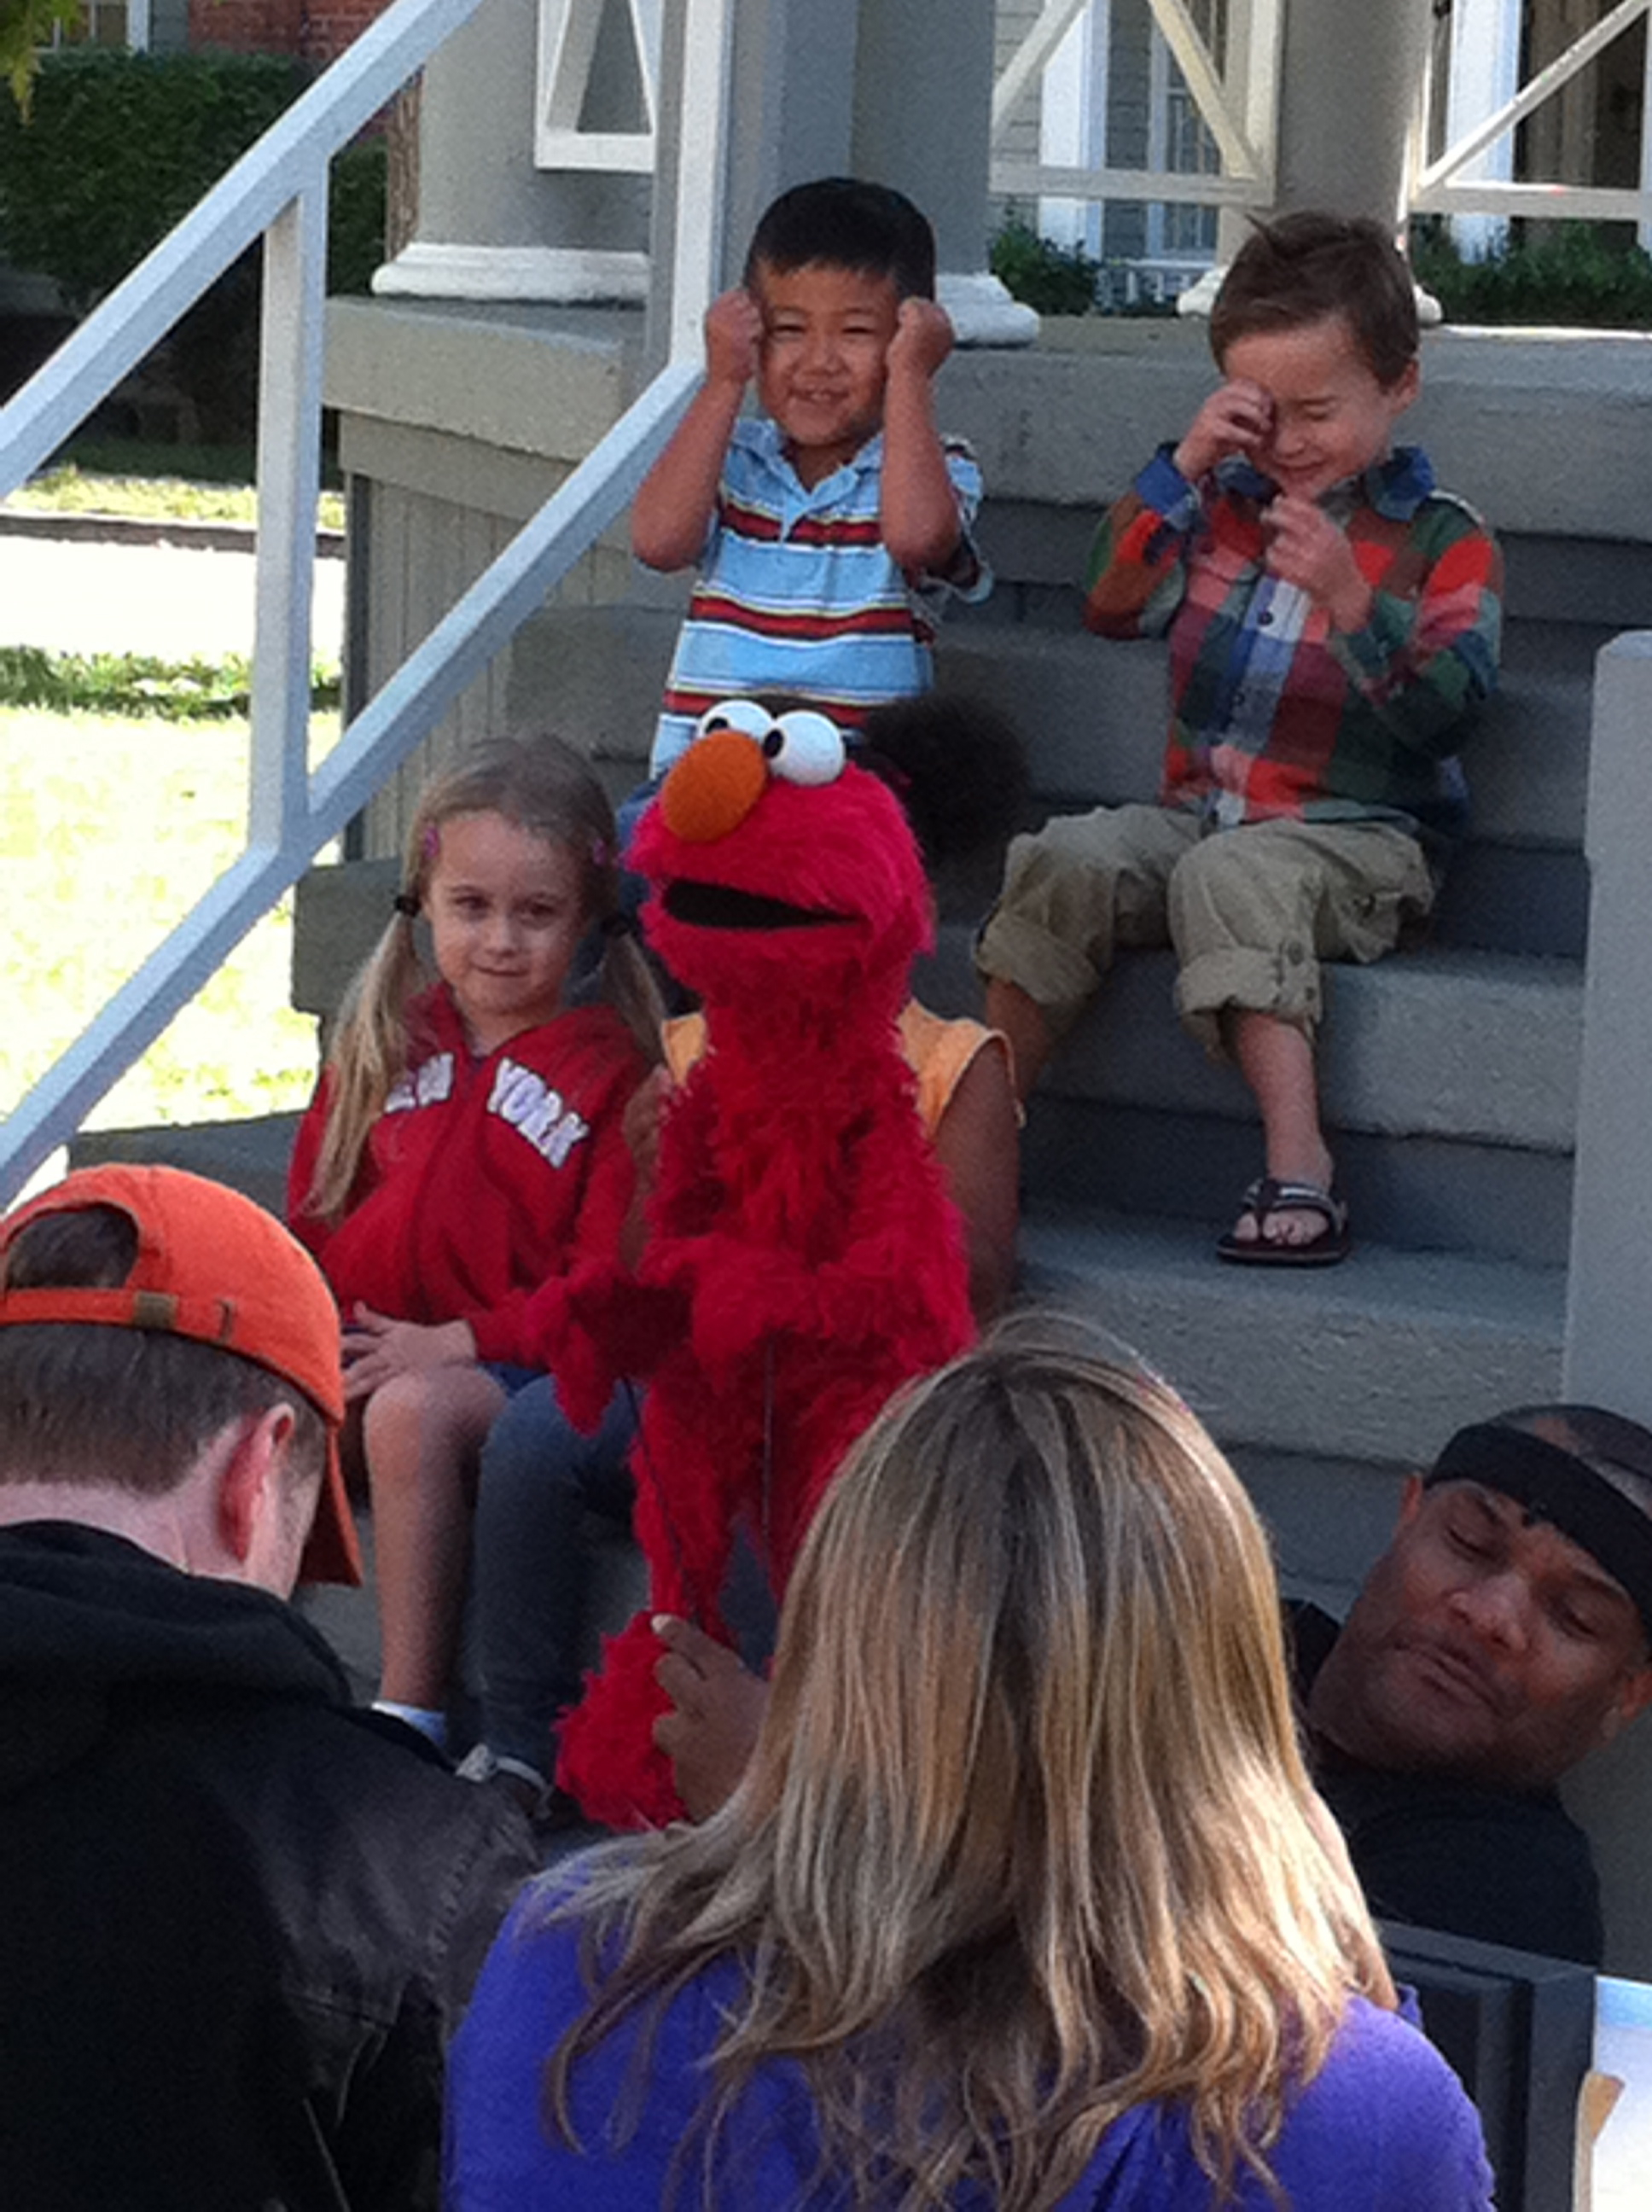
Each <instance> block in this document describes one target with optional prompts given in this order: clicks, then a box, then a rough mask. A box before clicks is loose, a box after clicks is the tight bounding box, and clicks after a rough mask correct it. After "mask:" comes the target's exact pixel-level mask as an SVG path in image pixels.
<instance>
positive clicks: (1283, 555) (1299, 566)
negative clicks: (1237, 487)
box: [1262, 492, 1371, 630]
mask: <svg viewBox="0 0 1652 2212" xmlns="http://www.w3.org/2000/svg"><path fill="white" fill-rule="evenodd" d="M1262 528H1263V530H1264V531H1265V532H1266V537H1267V565H1268V567H1269V568H1270V569H1272V572H1273V574H1275V575H1276V576H1280V577H1283V578H1284V580H1285V582H1286V583H1287V584H1294V585H1296V586H1297V590H1298V591H1303V592H1307V594H1308V596H1309V599H1312V600H1313V601H1314V602H1315V605H1319V606H1321V607H1323V608H1324V609H1325V611H1326V612H1327V614H1328V615H1329V616H1330V617H1331V622H1332V626H1333V628H1334V629H1340V630H1352V629H1364V626H1365V624H1366V623H1367V622H1369V621H1370V613H1371V587H1370V585H1369V584H1368V583H1367V582H1366V581H1365V579H1364V576H1362V575H1361V574H1360V572H1359V563H1358V562H1357V560H1356V559H1355V558H1354V549H1353V547H1352V546H1351V544H1349V543H1348V539H1347V537H1346V535H1345V532H1342V531H1341V530H1339V528H1338V527H1337V526H1336V524H1335V523H1334V522H1333V521H1332V520H1331V518H1330V516H1329V515H1328V514H1327V513H1325V511H1324V509H1323V508H1322V507H1319V506H1317V505H1316V504H1315V501H1312V500H1311V499H1297V498H1295V497H1293V496H1292V495H1291V494H1290V493H1289V492H1281V493H1280V495H1279V496H1278V499H1276V500H1275V501H1273V502H1272V505H1271V506H1270V507H1268V509H1267V511H1266V513H1265V514H1264V516H1263V518H1262Z"/></svg>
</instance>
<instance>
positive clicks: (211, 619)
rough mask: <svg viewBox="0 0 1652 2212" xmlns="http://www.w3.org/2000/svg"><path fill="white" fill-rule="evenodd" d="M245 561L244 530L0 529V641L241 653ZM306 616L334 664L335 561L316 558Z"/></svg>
mask: <svg viewBox="0 0 1652 2212" xmlns="http://www.w3.org/2000/svg"><path fill="white" fill-rule="evenodd" d="M81 520H83V518H81V517H78V516H66V517H64V521H65V523H71V522H72V523H77V522H80V521H81ZM255 565H256V564H255V562H254V561H253V558H252V533H251V532H246V533H245V550H234V551H230V550H224V549H223V548H222V546H218V547H215V548H212V549H210V550H208V549H199V550H197V549H196V548H194V547H189V548H185V547H181V546H178V545H172V544H111V543H108V542H106V541H104V540H98V541H94V542H88V541H86V540H85V539H84V538H79V537H75V538H71V537H69V536H67V535H64V536H63V537H57V536H46V535H42V534H41V533H40V532H39V530H38V529H31V530H29V531H28V532H27V533H26V534H25V533H21V532H20V533H15V534H14V533H12V532H0V645H33V646H39V647H41V648H42V649H43V650H44V651H46V652H47V653H148V654H150V655H152V656H153V657H154V658H155V659H159V660H188V659H196V658H200V659H211V660H216V659H221V658H222V656H223V655H224V654H225V653H251V652H252V622H253V575H254V569H255ZM311 620H312V623H313V635H312V657H313V659H319V660H325V661H329V662H331V663H334V664H337V660H338V659H339V656H340V648H341V645H342V641H343V629H344V563H343V562H342V561H336V560H322V561H318V562H316V566H315V592H314V598H313V602H312V614H311Z"/></svg>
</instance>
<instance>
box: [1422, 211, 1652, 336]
mask: <svg viewBox="0 0 1652 2212" xmlns="http://www.w3.org/2000/svg"><path fill="white" fill-rule="evenodd" d="M1411 260H1412V270H1413V271H1414V272H1415V275H1416V277H1417V281H1418V283H1419V284H1422V285H1423V286H1424V287H1425V288H1426V289H1427V290H1429V291H1430V292H1432V293H1433V295H1434V296H1435V298H1436V300H1438V301H1439V302H1440V306H1441V307H1442V310H1443V311H1444V314H1445V319H1446V320H1447V321H1448V322H1449V323H1533V324H1543V325H1554V324H1559V325H1572V326H1573V327H1574V328H1576V329H1580V330H1620V331H1625V330H1627V331H1638V330H1649V329H1652V258H1648V256H1647V255H1646V254H1645V253H1643V252H1642V250H1641V248H1640V247H1639V246H1637V245H1635V244H1634V243H1633V242H1632V241H1621V242H1620V240H1618V239H1615V238H1613V237H1612V236H1611V235H1610V234H1604V235H1603V234H1602V233H1601V232H1600V230H1599V229H1598V228H1596V227H1595V226H1594V224H1592V223H1582V222H1579V223H1568V224H1567V225H1566V226H1565V228H1564V229H1559V230H1558V231H1557V232H1556V233H1555V234H1552V235H1551V236H1547V237H1543V236H1540V237H1538V238H1537V239H1535V240H1533V241H1531V242H1530V243H1529V244H1528V243H1527V242H1525V241H1524V240H1518V239H1516V240H1514V241H1513V242H1512V243H1510V244H1509V246H1507V247H1505V248H1504V250H1503V252H1501V253H1498V254H1494V255H1492V256H1491V257H1489V258H1487V259H1485V260H1484V261H1465V260H1464V259H1463V258H1462V256H1461V254H1460V253H1459V252H1458V251H1457V249H1456V247H1455V246H1454V245H1453V244H1452V242H1451V239H1450V237H1449V234H1448V233H1447V232H1446V231H1445V229H1444V228H1443V225H1442V224H1441V223H1440V222H1438V221H1437V219H1436V220H1432V221H1426V222H1418V223H1417V224H1414V225H1413V226H1412V241H1411Z"/></svg>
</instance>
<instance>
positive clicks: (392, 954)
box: [308, 910, 424, 1221]
mask: <svg viewBox="0 0 1652 2212" xmlns="http://www.w3.org/2000/svg"><path fill="white" fill-rule="evenodd" d="M413 927H414V924H413V915H411V914H409V913H406V912H404V911H400V910H398V912H397V913H396V914H395V915H392V918H391V920H390V921H389V923H388V924H387V925H386V928H385V931H384V934H383V935H382V936H381V937H380V939H379V942H378V944H377V945H375V946H374V949H373V951H372V952H371V953H369V955H368V956H367V959H366V961H365V962H364V963H362V965H361V967H360V968H359V969H357V970H356V973H355V977H354V978H353V980H352V981H351V983H350V986H349V990H348V991H347V992H346V993H345V994H344V1000H343V1006H341V1007H340V1009H339V1013H338V1020H337V1026H336V1028H335V1030H334V1032H333V1038H332V1042H331V1047H330V1048H329V1049H328V1054H327V1066H328V1068H329V1071H330V1072H331V1077H332V1096H331V1101H330V1103H329V1107H328V1112H327V1126H326V1128H325V1132H324V1133H323V1135H322V1139H321V1148H320V1151H319V1153H318V1154H317V1157H316V1164H315V1180H314V1182H313V1184H312V1185H311V1188H310V1193H309V1200H308V1204H309V1207H310V1210H311V1211H312V1212H315V1213H318V1214H319V1215H320V1216H321V1218H323V1219H324V1220H327V1221H337V1220H338V1219H339V1218H341V1217H342V1216H343V1213H344V1212H345V1210H346V1208H347V1207H348V1206H349V1195H350V1192H351V1191H352V1190H353V1189H354V1188H355V1178H356V1176H357V1174H358V1172H359V1171H360V1169H361V1153H362V1151H363V1149H364V1147H365V1146H366V1144H367V1135H368V1132H369V1131H370V1130H371V1129H372V1127H373V1125H374V1122H375V1121H377V1120H378V1118H379V1116H380V1114H381V1113H382V1112H383V1110H384V1104H385V1101H386V1098H388V1097H389V1096H390V1093H391V1089H392V1085H394V1084H395V1082H396V1079H397V1078H398V1076H399V1075H400V1074H401V1073H403V1071H404V1068H405V1067H406V1066H407V1005H408V1001H409V1000H410V998H411V997H412V996H413V994H414V993H415V992H416V990H417V989H418V988H419V987H420V986H421V984H422V982H423V981H424V971H423V967H422V963H421V961H420V959H419V954H418V946H417V944H416V940H415V938H414V933H413Z"/></svg>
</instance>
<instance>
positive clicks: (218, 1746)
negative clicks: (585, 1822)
mask: <svg viewBox="0 0 1652 2212" xmlns="http://www.w3.org/2000/svg"><path fill="white" fill-rule="evenodd" d="M342 1420H343V1389H342V1385H341V1380H340V1371H339V1328H338V1316H337V1310H336V1309H335V1307H334V1305H333V1302H332V1297H331V1293H330V1292H329V1291H328V1289H327V1287H326V1285H325V1282H324V1281H323V1279H322V1277H321V1275H320V1273H319V1270H318V1269H317V1267H315V1264H314V1262H313V1261H312V1260H311V1259H310V1257H309V1255H307V1253H306V1252H305V1251H304V1250H303V1249H302V1248H301V1246H300V1245H298V1244H297V1243H295V1241H294V1240H293V1238H292V1237H289V1236H288V1233H287V1231H286V1230H285V1229H283V1228H282V1226H281V1225H280V1224H279V1223H278V1222H277V1221H276V1220H275V1219H274V1218H273V1217H272V1216H270V1215H269V1214H267V1213H265V1212H263V1211H262V1210H261V1209H260V1208H259V1207H258V1206H254V1205H253V1204H252V1202H251V1201H250V1200H246V1199H245V1198H242V1197H241V1196H240V1194H238V1193H236V1192H234V1191H232V1190H229V1189H228V1188H224V1187H223V1186H222V1185H220V1184H216V1183H212V1182H204V1181H203V1180H202V1179H201V1178H200V1177H198V1176H189V1175H185V1174H182V1173H180V1172H179V1171H178V1170H173V1169H169V1168H161V1167H125V1166H110V1167H103V1168H96V1169H92V1170H87V1171H84V1172H82V1173H80V1174H76V1175H71V1176H69V1177H68V1179H67V1180H66V1181H65V1182H63V1183H61V1184H59V1185H58V1187H57V1188H54V1189H52V1190H49V1191H47V1192H46V1193H45V1194H43V1195H42V1196H39V1197H38V1198H36V1199H34V1200H32V1201H30V1202H29V1203H27V1204H26V1205H24V1206H20V1207H19V1208H17V1209H16V1211H15V1212H13V1213H12V1214H11V1215H9V1217H8V1218H6V1219H5V1220H4V1221H3V1222H0V2079H3V2080H4V2081H5V2083H6V2093H5V2109H6V2120H5V2124H4V2126H3V2127H0V2203H7V2204H9V2203H17V2204H25V2203H27V2204H29V2205H31V2206H33V2207H36V2208H40V2209H41V2212H46V2208H52V2207H58V2206H62V2207H68V2206H70V2205H73V2206H76V2207H78V2206H81V2205H88V2204H117V2203H132V2204H136V2203H146V2204H149V2203H154V2204H162V2203H165V2204H224V2205H231V2204H248V2205H252V2204H266V2203H281V2204H283V2205H287V2206H289V2207H292V2208H294V2212H302V2208H305V2207H308V2206H312V2205H314V2206H318V2207H319V2206H323V2205H325V2206H326V2207H329V2208H337V2207H339V2206H348V2207H351V2208H356V2212H360V2208H364V2207H369V2206H372V2207H378V2206H382V2207H385V2208H386V2212H388V2208H390V2207H392V2206H394V2207H396V2208H397V2212H403V2208H405V2207H410V2206H413V2207H417V2206H424V2205H430V2206H434V2204H435V2203H436V2199H437V2190H438V2182H437V2171H438V2167H437V2152H438V2142H439V2130H440V2084H441V2065H442V2051H443V2048H444V2045H445V2043H446V2038H447V2036H448V2034H449V2033H451V2032H452V2027H454V2026H455V2025H456V2023H457V2020H458V2017H459V2012H460V2010H461V2009H462V2008H463V2005H464V2002H465V1998H466V1996H467V1995H468V1992H469V1987H470V1983H471V1978H472V1977H473V1975H474V1973H475V1971H476V1969H477V1966H478V1965H479V1964H480V1961H481V1958H482V1954H483V1951H484V1950H485V1948H486V1946H487V1943H488V1942H489V1939H490V1937H491V1935H492V1933H493V1930H494V1929H495V1926H496V1924H497V1923H498V1920H499V1918H500V1917H501V1914H502V1911H503V1910H504V1907H505V1905H506V1904H507V1902H508V1899H509V1897H510V1895H511V1894H512V1893H513V1890H514V1889H515V1887H516V1886H517V1885H518V1884H519V1882H520V1881H521V1880H522V1879H523V1877H524V1876H525V1875H527V1874H528V1873H530V1872H531V1871H532V1869H533V1867H534V1864H535V1854H534V1850H533V1846H532V1840H531V1835H530V1833H529V1832H528V1830H527V1827H526V1826H525V1822H524V1821H523V1820H522V1819H521V1816H520V1815H519V1814H518V1813H517V1812H516V1810H515V1808H513V1807H511V1806H509V1805H508V1804H505V1803H501V1802H500V1800H499V1799H498V1797H497V1796H496V1795H495V1792H493V1791H491V1790H476V1789H472V1788H471V1787H470V1786H469V1785H467V1784H465V1783H463V1782H461V1781H459V1779H458V1778H457V1777H455V1776H454V1775H453V1774H452V1771H450V1770H449V1769H448V1768H447V1766H446V1762H445V1761H444V1760H443V1759H441V1758H440V1754H439V1753H435V1752H434V1751H432V1750H431V1749H430V1748H429V1747H428V1746H426V1745H424V1744H423V1743H422V1741H421V1740H420V1739H418V1738H417V1737H416V1736H415V1735H413V1733H412V1731H410V1730H409V1729H404V1728H402V1727H401V1726H399V1725H398V1723H395V1722H393V1721H386V1720H384V1719H382V1718H381V1717H379V1716H375V1715H373V1714H369V1713H364V1712H361V1711H358V1710H356V1709H355V1707H353V1706H352V1705H351V1703H350V1700H349V1689H348V1685H347V1684H346V1681H345V1679H344V1676H343V1672H342V1670H341V1668H339V1665H338V1663H337V1659H336V1658H335V1657H334V1656H333V1654H332V1653H331V1650H329V1649H328V1647H327V1646H326V1644H325V1643H324V1642H323V1641H322V1639H321V1638H319V1636H318V1635H317V1634H316V1633H315V1632H314V1631H313V1629H312V1628H311V1627H310V1626H309V1625H308V1624H307V1622H306V1621H305V1620H302V1619H301V1617H300V1615H299V1614H298V1613H296V1612H295V1611H294V1609H293V1608H292V1607H290V1606H289V1605H288V1604H287V1603H286V1599H287V1597H288V1594H289V1593H290V1591H291V1590H292V1589H293V1586H294V1583H295V1581H296V1580H297V1578H298V1577H299V1574H300V1571H301V1563H302V1570H303V1571H304V1572H305V1573H306V1574H307V1575H310V1576H316V1577H331V1578H334V1579H351V1580H359V1579H360V1574H361V1564H360V1556H359V1553H358V1551H357V1548H356V1541H355V1528H354V1526H353V1524H352V1522H351V1518H350V1514H349V1505H348V1503H347V1500H346V1498H345V1495H344V1490H343V1481H342V1480H341V1477H340V1474H339V1468H338V1455H337V1436H338V1429H339V1425H340V1423H341V1422H342Z"/></svg>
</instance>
